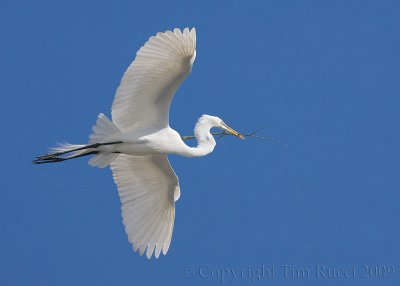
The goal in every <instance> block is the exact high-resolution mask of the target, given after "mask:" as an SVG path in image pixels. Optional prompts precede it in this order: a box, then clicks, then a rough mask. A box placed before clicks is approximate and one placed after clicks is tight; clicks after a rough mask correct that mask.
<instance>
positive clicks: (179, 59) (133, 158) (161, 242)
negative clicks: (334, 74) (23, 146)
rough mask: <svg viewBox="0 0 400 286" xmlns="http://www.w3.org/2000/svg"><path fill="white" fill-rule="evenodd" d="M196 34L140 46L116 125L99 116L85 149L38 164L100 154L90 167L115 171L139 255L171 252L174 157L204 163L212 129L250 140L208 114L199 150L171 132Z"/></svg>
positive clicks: (170, 35) (173, 34)
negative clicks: (173, 105) (171, 112)
mask: <svg viewBox="0 0 400 286" xmlns="http://www.w3.org/2000/svg"><path fill="white" fill-rule="evenodd" d="M195 58H196V30H195V28H192V29H191V30H189V29H188V28H185V29H184V30H183V31H181V30H180V29H174V31H166V32H164V33H158V34H157V35H156V36H153V37H151V38H150V39H149V40H148V41H147V42H146V44H145V45H144V46H143V47H142V48H140V50H139V51H138V52H137V54H136V58H135V60H134V61H133V62H132V64H131V65H130V66H129V68H128V69H127V71H126V72H125V74H124V76H123V77H122V80H121V84H120V85H119V87H118V89H117V92H116V95H115V99H114V102H113V105H112V112H111V115H112V121H111V120H109V119H108V118H107V117H106V116H105V115H104V114H102V113H100V114H99V116H98V119H97V121H96V125H94V126H93V128H92V131H93V133H92V134H91V135H90V136H89V143H88V144H86V145H72V144H63V145H60V146H59V147H57V148H54V149H53V152H52V153H50V154H46V155H43V156H40V157H37V158H36V160H34V161H33V162H34V163H37V164H43V163H54V162H61V161H65V160H69V159H73V158H78V157H82V156H87V155H93V157H92V158H91V159H90V160H89V164H90V165H92V166H97V167H100V168H104V167H106V166H108V165H110V167H111V170H112V173H113V178H114V181H115V183H116V184H117V186H118V193H119V197H120V199H121V204H122V217H123V222H124V225H125V230H126V233H127V234H128V239H129V241H130V242H131V243H132V245H133V249H134V250H135V251H139V253H140V255H142V254H143V253H145V252H146V256H147V258H151V256H152V255H153V254H154V256H155V257H156V258H158V257H159V255H160V253H161V252H162V253H163V254H164V255H165V254H166V253H167V251H168V248H169V246H170V243H171V238H172V231H173V226H174V218H175V202H176V201H177V200H178V199H179V196H180V188H179V181H178V178H177V176H176V174H175V172H174V170H173V169H172V168H171V165H170V164H169V161H168V158H167V154H179V155H182V156H186V157H199V156H204V155H207V154H209V153H211V152H212V151H213V149H214V147H215V145H216V142H215V140H214V137H213V136H212V134H211V133H210V129H211V128H213V127H217V128H222V129H224V130H225V131H226V132H229V133H230V134H233V135H235V136H237V137H240V138H242V139H243V135H241V134H239V133H238V132H236V131H235V130H233V129H232V128H230V127H229V126H228V125H226V124H225V123H224V122H223V121H222V120H221V119H220V118H218V117H216V116H210V115H203V116H201V117H200V118H199V120H198V121H197V123H196V126H195V130H194V134H195V137H196V139H197V141H198V145H197V147H189V146H187V145H186V144H185V143H184V142H183V140H182V138H181V136H180V135H179V133H178V132H176V131H175V130H173V129H172V128H170V126H169V108H170V104H171V100H172V98H173V96H174V94H175V92H176V90H177V89H178V88H179V86H180V85H181V83H182V82H183V81H184V80H185V78H186V77H187V76H188V74H189V73H190V72H191V70H192V66H193V63H194V60H195Z"/></svg>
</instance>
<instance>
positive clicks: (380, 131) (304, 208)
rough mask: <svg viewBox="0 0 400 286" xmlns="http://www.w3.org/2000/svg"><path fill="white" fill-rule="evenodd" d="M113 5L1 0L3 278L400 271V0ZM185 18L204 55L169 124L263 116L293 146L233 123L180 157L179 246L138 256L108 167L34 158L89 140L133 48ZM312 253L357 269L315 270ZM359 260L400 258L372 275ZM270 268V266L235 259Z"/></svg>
mask: <svg viewBox="0 0 400 286" xmlns="http://www.w3.org/2000/svg"><path fill="white" fill-rule="evenodd" d="M112 3H113V4H111V1H107V2H106V1H3V2H2V3H1V4H0V34H1V44H0V50H1V55H0V58H1V64H0V73H1V97H0V101H1V104H0V108H1V112H0V114H1V122H2V124H1V126H2V127H1V129H2V139H1V143H0V144H1V149H2V151H3V153H2V155H1V160H0V167H1V182H0V184H1V185H0V186H1V188H0V226H1V233H0V284H2V285H31V284H35V285H157V284H161V283H164V284H165V283H166V282H170V284H169V285H183V284H184V283H189V282H190V283H192V285H203V284H204V283H208V284H210V285H220V284H221V281H220V280H221V278H222V276H220V272H218V271H223V270H224V269H234V270H235V271H237V272H236V273H239V274H238V275H237V276H236V278H233V277H232V276H229V277H228V276H224V279H225V282H226V283H227V284H228V282H229V281H232V283H229V284H230V285H242V284H244V285H245V284H252V285H265V284H268V285H295V284H296V285H339V284H340V285H399V281H400V263H399V262H400V244H399V241H400V230H399V217H400V208H399V203H400V195H399V192H400V176H399V162H400V156H399V155H400V151H399V146H400V128H399V122H400V113H399V107H400V55H399V51H400V17H399V13H400V2H399V1H394V0H393V1H378V0H377V1H369V0H363V1H272V0H270V1H197V3H195V2H194V1H158V2H154V1H115V2H112ZM186 26H189V27H192V26H195V27H196V29H197V43H198V44H197V59H196V63H195V66H194V68H193V71H192V74H191V75H190V77H189V78H188V79H187V80H186V82H185V83H184V84H183V86H182V87H181V89H180V90H179V91H178V93H177V95H176V97H175V99H174V102H173V104H172V110H171V122H170V123H171V126H172V127H174V128H175V129H176V130H178V131H179V132H180V133H181V134H184V135H189V134H192V130H193V126H194V123H195V121H196V120H197V118H198V117H199V116H200V115H201V114H203V113H207V114H212V115H217V116H219V117H221V118H223V119H224V121H225V122H227V123H228V124H230V125H231V126H232V127H234V128H235V129H238V130H239V131H244V132H245V131H252V130H254V129H257V128H259V127H262V126H265V125H268V126H269V127H268V128H267V129H266V130H264V131H263V134H264V135H268V136H273V137H274V138H276V139H279V140H281V141H283V142H285V143H287V144H288V145H290V148H289V149H285V148H283V147H282V146H280V145H278V144H274V143H271V142H268V141H261V140H245V141H242V140H238V139H236V138H226V139H224V140H221V141H219V142H218V145H217V147H216V149H215V151H214V153H212V154H211V155H209V156H207V157H204V158H200V159H188V158H181V157H177V156H174V157H172V158H171V161H172V164H173V167H174V169H175V171H176V173H177V174H178V176H179V178H180V183H181V190H182V196H181V198H180V200H179V201H178V203H177V211H176V220H175V230H174V234H173V239H172V244H171V248H170V250H169V253H168V255H167V256H163V257H161V258H160V259H158V260H155V259H152V260H150V261H148V260H147V259H146V258H144V257H140V256H139V255H138V254H136V253H134V252H133V251H132V250H131V246H130V244H129V243H128V240H127V237H126V234H125V231H124V228H123V225H122V220H121V216H120V203H119V198H118V195H117V189H116V186H115V185H114V182H113V180H112V177H111V172H110V170H109V169H104V170H99V169H95V168H91V167H89V166H88V165H87V160H86V159H78V160H74V161H70V162H66V163H63V164H53V165H40V166H37V165H32V164H31V163H30V161H31V159H32V158H33V157H34V156H36V155H40V154H41V153H44V152H45V151H46V148H47V147H49V146H52V145H54V144H55V143H56V142H60V141H68V142H71V143H84V142H86V140H87V136H88V135H89V133H90V127H91V126H92V125H93V123H94V122H95V119H96V116H97V114H98V113H99V112H104V113H106V114H108V115H109V114H110V107H111V103H112V100H113V98H114V92H115V89H116V88H117V86H118V84H119V81H120V78H121V76H122V74H123V72H124V70H125V69H126V68H127V66H128V65H129V64H130V62H131V61H132V60H133V59H134V56H135V53H136V50H137V49H138V48H140V46H141V45H142V44H143V43H144V42H145V41H146V40H147V38H148V37H149V36H151V35H153V34H155V33H157V32H159V31H164V30H166V29H173V28H175V27H180V28H184V27H186ZM282 265H293V267H295V268H296V269H299V268H301V269H306V268H307V269H309V272H310V274H309V275H310V277H308V278H307V277H306V278H304V279H300V278H291V276H290V275H291V273H292V272H290V273H288V275H289V276H288V277H286V278H285V277H284V273H283V268H282V267H281V266H282ZM318 265H323V266H324V267H326V268H331V269H346V270H347V271H348V272H349V273H350V274H352V272H351V271H352V270H351V269H352V267H353V266H355V267H356V269H355V271H356V273H355V276H356V277H350V278H332V279H327V278H323V277H319V278H317V277H316V274H315V271H316V267H317V266H318ZM363 265H366V266H368V267H374V266H378V267H380V268H381V269H383V268H384V267H386V268H385V269H386V272H390V270H391V268H390V266H394V267H395V273H394V275H393V276H390V273H386V275H384V277H381V278H377V277H375V278H374V277H372V278H368V277H365V274H366V272H365V269H364V268H363ZM191 267H192V268H191ZM262 267H265V268H270V267H275V277H274V278H268V279H267V277H264V278H262V279H261V280H260V281H257V280H256V281H255V282H254V283H252V282H251V279H249V278H248V277H246V273H245V272H242V273H243V274H240V272H238V271H239V270H240V269H244V270H246V269H248V268H251V269H254V268H262ZM192 270H193V272H191V271H192ZM226 273H227V272H226ZM293 273H299V272H293ZM372 274H374V273H372ZM381 274H382V275H383V274H385V273H381ZM187 275H189V276H190V277H185V276H187ZM211 275H217V277H215V278H213V277H209V276H211ZM229 279H230V280H229Z"/></svg>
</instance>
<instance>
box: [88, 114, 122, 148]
mask: <svg viewBox="0 0 400 286" xmlns="http://www.w3.org/2000/svg"><path fill="white" fill-rule="evenodd" d="M92 131H93V133H92V134H90V136H89V143H104V142H109V141H115V140H112V137H113V136H115V135H117V134H119V133H120V131H119V129H118V127H117V126H116V125H115V124H114V123H113V122H112V121H111V120H110V119H108V118H107V116H105V115H104V114H103V113H100V114H99V115H98V117H97V121H96V125H94V126H93V127H92Z"/></svg>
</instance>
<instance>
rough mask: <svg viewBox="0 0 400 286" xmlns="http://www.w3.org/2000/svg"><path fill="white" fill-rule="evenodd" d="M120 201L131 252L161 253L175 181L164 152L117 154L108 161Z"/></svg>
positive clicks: (168, 237) (169, 224)
mask: <svg viewBox="0 0 400 286" xmlns="http://www.w3.org/2000/svg"><path fill="white" fill-rule="evenodd" d="M111 170H112V172H113V177H114V181H115V183H116V184H117V186H118V193H119V197H120V199H121V203H122V218H123V222H124V225H125V230H126V233H127V234H128V239H129V241H130V242H131V243H132V245H133V249H134V250H135V251H137V250H139V253H140V255H142V254H143V253H144V252H145V250H146V248H147V251H146V256H147V258H149V259H150V258H151V256H152V255H153V252H155V257H156V258H158V257H159V255H160V253H161V251H162V252H163V254H164V255H165V254H166V253H167V251H168V248H169V245H170V243H171V237H172V230H173V227H174V218H175V201H177V200H178V198H179V196H180V190H179V182H178V178H177V177H176V175H175V172H174V171H173V170H172V168H171V166H170V164H169V162H168V158H167V156H166V155H151V156H130V155H125V154H120V155H118V157H117V158H116V159H115V160H114V161H113V162H112V163H111Z"/></svg>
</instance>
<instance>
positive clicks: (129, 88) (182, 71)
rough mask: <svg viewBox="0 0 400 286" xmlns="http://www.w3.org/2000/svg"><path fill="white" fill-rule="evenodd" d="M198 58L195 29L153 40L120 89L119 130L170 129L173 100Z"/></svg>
mask: <svg viewBox="0 0 400 286" xmlns="http://www.w3.org/2000/svg"><path fill="white" fill-rule="evenodd" d="M195 56H196V30H195V29H194V28H192V29H191V30H189V29H188V28H185V29H184V30H183V33H182V32H181V30H179V29H174V31H173V32H171V31H166V32H164V33H158V34H157V35H156V36H152V37H150V39H149V40H148V41H147V42H146V44H145V45H144V46H143V47H141V48H140V50H139V51H138V52H137V54H136V58H135V60H134V61H133V62H132V64H131V65H130V66H129V68H128V69H127V71H126V72H125V74H124V76H123V77H122V80H121V84H120V85H119V87H118V89H117V92H116V95H115V99H114V102H113V105H112V119H113V122H114V123H115V124H116V125H117V126H118V128H119V129H120V130H121V131H122V132H124V131H128V130H132V129H140V130H149V129H152V130H159V129H162V128H165V127H167V126H168V125H169V106H170V103H171V100H172V97H173V96H174V94H175V92H176V90H177V89H178V87H179V86H180V85H181V83H182V82H183V80H184V79H185V78H186V77H187V75H188V74H189V73H190V71H191V69H192V65H193V62H194V59H195Z"/></svg>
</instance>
